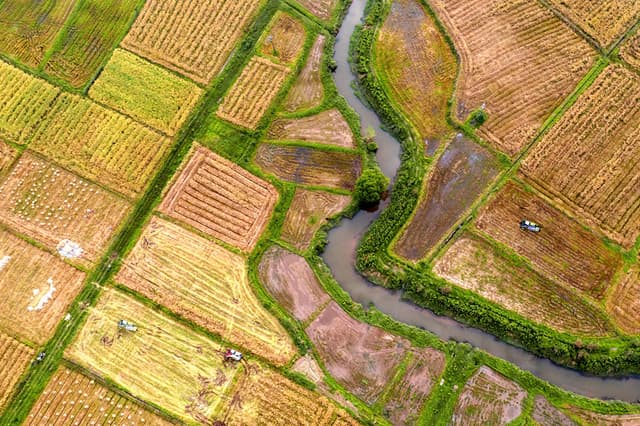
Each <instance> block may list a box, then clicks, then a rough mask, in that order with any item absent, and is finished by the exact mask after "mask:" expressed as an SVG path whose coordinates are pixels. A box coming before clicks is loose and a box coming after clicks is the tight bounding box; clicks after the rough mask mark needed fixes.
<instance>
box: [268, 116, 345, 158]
mask: <svg viewBox="0 0 640 426" xmlns="http://www.w3.org/2000/svg"><path fill="white" fill-rule="evenodd" d="M267 135H268V137H269V138H270V139H277V140H292V141H306V142H315V143H324V144H328V145H335V146H341V147H344V148H355V147H356V142H355V138H354V137H353V132H351V128H350V127H349V123H347V121H346V120H345V119H344V117H343V116H342V114H341V113H340V111H338V110H337V109H335V108H334V109H330V110H327V111H322V112H320V113H318V114H315V115H310V116H308V117H304V118H280V119H278V120H275V121H274V122H273V123H272V124H271V127H270V128H269V131H268V133H267Z"/></svg>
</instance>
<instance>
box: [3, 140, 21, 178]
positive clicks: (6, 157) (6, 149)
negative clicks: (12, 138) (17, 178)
mask: <svg viewBox="0 0 640 426" xmlns="http://www.w3.org/2000/svg"><path fill="white" fill-rule="evenodd" d="M17 156H18V152H17V151H16V150H15V149H13V148H12V147H11V146H9V145H8V144H6V143H4V142H2V141H0V175H2V173H4V172H6V171H7V170H9V167H10V166H11V163H13V160H15V158H16V157H17Z"/></svg>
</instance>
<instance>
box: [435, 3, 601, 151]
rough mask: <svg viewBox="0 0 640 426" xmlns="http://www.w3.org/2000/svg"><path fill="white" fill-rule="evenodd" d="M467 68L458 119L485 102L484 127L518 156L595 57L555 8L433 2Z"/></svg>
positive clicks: (491, 138) (503, 148) (460, 83)
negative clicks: (557, 15) (558, 15)
mask: <svg viewBox="0 0 640 426" xmlns="http://www.w3.org/2000/svg"><path fill="white" fill-rule="evenodd" d="M432 5H433V7H434V8H435V9H436V12H437V13H438V15H439V16H440V18H441V19H442V20H443V21H444V24H445V26H446V27H447V29H448V30H449V33H450V34H451V35H452V36H453V42H454V44H455V45H456V47H457V49H458V52H459V54H460V56H461V62H462V64H461V65H462V70H461V75H460V78H459V81H458V85H457V86H458V87H457V90H456V97H457V113H458V117H459V118H460V119H464V118H465V117H466V116H467V114H469V113H470V112H471V111H472V110H474V109H476V108H480V107H481V106H483V105H484V106H485V109H486V112H487V113H488V117H489V118H488V120H487V122H486V123H485V124H484V125H483V126H482V127H481V128H480V129H479V130H478V133H479V134H480V135H481V136H482V137H484V138H486V139H487V140H488V141H489V142H491V143H492V144H493V145H494V146H495V147H497V148H498V149H499V150H501V151H504V152H505V153H507V154H509V155H511V156H513V155H515V154H516V153H517V152H519V151H520V150H521V149H522V148H523V147H524V146H525V145H526V144H527V143H528V142H530V140H531V139H532V138H533V136H534V135H535V134H536V132H537V131H538V128H539V127H540V126H541V125H542V122H543V121H544V120H545V119H546V118H547V116H548V115H549V114H550V113H551V111H553V109H554V108H555V107H557V106H558V105H559V104H560V102H561V101H562V100H563V99H564V98H565V97H566V96H567V95H568V94H569V93H571V91H572V90H573V88H574V87H575V86H576V84H577V83H578V82H579V81H580V79H581V78H582V77H583V76H584V75H585V74H586V73H587V71H588V70H589V68H590V67H591V65H592V64H593V63H594V62H595V51H594V50H593V49H592V48H591V47H590V46H589V44H588V43H587V42H586V41H584V40H583V39H581V38H580V37H579V36H578V35H577V34H575V33H574V32H573V31H572V30H571V29H570V28H569V27H567V26H566V25H565V24H564V23H562V21H560V20H559V19H558V18H557V17H556V16H555V15H554V14H553V13H552V12H551V11H550V10H548V9H547V8H545V7H544V6H542V5H541V4H540V3H538V2H534V1H529V0H488V1H487V0H472V1H468V0H454V1H444V0H434V1H433V2H432Z"/></svg>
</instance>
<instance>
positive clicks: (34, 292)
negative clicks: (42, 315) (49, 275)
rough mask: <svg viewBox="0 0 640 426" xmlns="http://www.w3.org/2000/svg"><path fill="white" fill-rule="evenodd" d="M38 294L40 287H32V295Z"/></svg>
mask: <svg viewBox="0 0 640 426" xmlns="http://www.w3.org/2000/svg"><path fill="white" fill-rule="evenodd" d="M39 294H40V289H39V288H34V289H33V295H34V296H37V295H39Z"/></svg>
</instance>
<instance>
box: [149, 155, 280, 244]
mask: <svg viewBox="0 0 640 426" xmlns="http://www.w3.org/2000/svg"><path fill="white" fill-rule="evenodd" d="M277 200H278V191H277V190H276V189H275V188H274V187H273V186H272V185H271V184H270V183H268V182H265V181H264V180H262V179H260V178H259V177H257V176H255V175H253V174H251V173H249V172H248V171H246V170H244V169H243V168H242V167H240V166H238V165H236V164H234V163H232V162H231V161H229V160H226V159H224V158H222V157H220V156H219V155H217V154H215V153H213V152H211V151H209V150H208V149H206V148H204V147H201V146H198V147H197V148H195V150H194V152H193V154H192V155H191V157H190V159H189V160H188V162H187V163H186V165H185V166H184V169H183V170H182V172H181V173H180V174H179V175H178V176H177V178H176V179H175V181H174V183H173V185H172V186H171V188H170V190H169V192H168V193H167V194H166V196H165V198H164V200H163V201H162V204H160V211H161V212H163V213H166V214H168V215H169V216H172V217H174V218H176V219H178V220H181V221H183V222H185V223H187V224H189V225H191V226H193V227H195V228H197V229H198V230H200V231H202V232H205V233H207V234H209V235H211V236H213V237H216V238H219V239H220V240H222V241H224V242H226V243H228V244H231V245H233V246H235V247H238V248H239V249H241V250H246V251H251V250H252V249H253V248H254V247H255V245H256V243H257V241H258V239H259V238H260V235H261V234H262V231H264V228H265V227H266V226H267V223H268V222H269V219H270V218H271V213H272V212H273V208H274V206H275V204H276V202H277Z"/></svg>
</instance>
